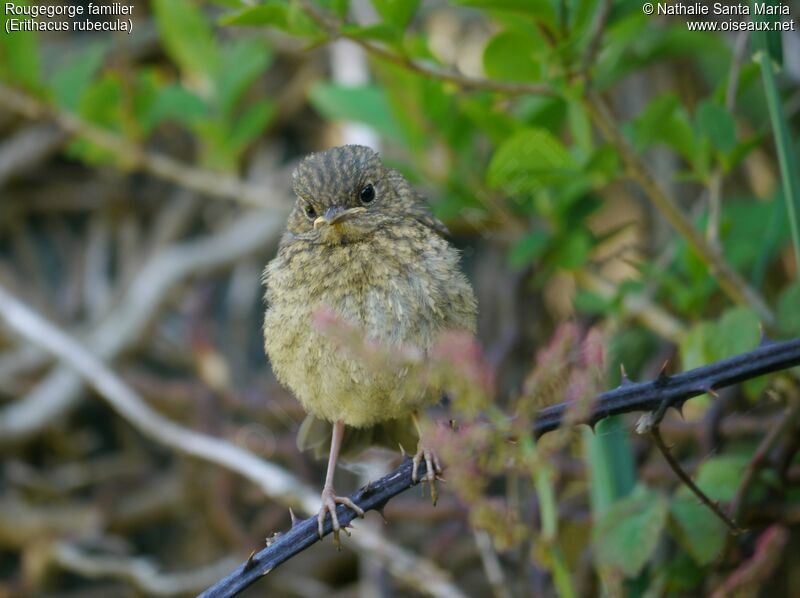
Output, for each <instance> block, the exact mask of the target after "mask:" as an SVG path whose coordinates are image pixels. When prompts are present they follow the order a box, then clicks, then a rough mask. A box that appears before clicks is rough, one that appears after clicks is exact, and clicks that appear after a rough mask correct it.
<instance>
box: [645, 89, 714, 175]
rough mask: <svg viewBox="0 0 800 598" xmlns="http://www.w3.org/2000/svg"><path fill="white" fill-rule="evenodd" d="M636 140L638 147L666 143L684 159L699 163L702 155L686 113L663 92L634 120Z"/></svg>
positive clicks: (677, 101) (673, 98) (676, 101)
mask: <svg viewBox="0 0 800 598" xmlns="http://www.w3.org/2000/svg"><path fill="white" fill-rule="evenodd" d="M633 126H634V132H635V140H636V144H637V146H638V148H639V150H640V151H641V150H645V149H647V148H648V147H650V146H651V145H655V144H657V143H665V144H667V145H668V146H669V147H671V148H672V149H673V150H675V151H676V152H678V153H679V154H680V155H681V156H682V157H683V158H684V159H685V160H686V161H687V162H689V163H690V164H693V165H696V166H697V165H698V164H699V163H700V162H701V160H702V158H703V156H702V155H701V151H702V147H701V146H700V144H699V143H698V140H697V137H696V135H695V133H694V129H693V128H692V125H691V123H690V122H689V116H688V115H687V113H686V110H685V109H684V107H683V106H682V105H681V103H680V101H679V100H678V98H677V97H676V96H674V95H671V94H670V95H666V96H662V97H660V98H657V99H655V100H653V101H652V102H650V103H649V104H648V105H647V107H646V108H645V109H644V110H643V111H642V113H641V114H639V116H637V117H636V119H635V120H634V122H633Z"/></svg>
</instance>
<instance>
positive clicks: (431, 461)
mask: <svg viewBox="0 0 800 598" xmlns="http://www.w3.org/2000/svg"><path fill="white" fill-rule="evenodd" d="M423 459H424V460H425V480H426V481H427V482H428V484H430V486H431V500H433V505H434V506H436V501H437V500H438V498H439V492H438V491H437V490H436V480H437V478H438V474H440V473H442V465H441V463H439V457H437V456H436V453H434V452H433V451H432V450H431V449H429V448H428V447H427V446H425V445H424V444H423V443H422V442H420V443H419V447H418V448H417V454H416V455H414V458H413V459H412V460H411V463H412V468H411V480H412V481H413V482H414V483H415V484H416V483H417V482H418V481H419V475H418V470H419V464H420V463H422V460H423Z"/></svg>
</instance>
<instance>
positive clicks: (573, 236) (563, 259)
mask: <svg viewBox="0 0 800 598" xmlns="http://www.w3.org/2000/svg"><path fill="white" fill-rule="evenodd" d="M591 251H592V237H591V235H590V234H589V233H588V232H586V231H585V230H580V229H579V230H575V231H572V232H571V233H570V234H568V235H567V236H566V237H564V238H563V239H559V242H558V243H555V244H554V247H553V253H552V255H551V256H550V261H551V263H552V264H553V265H554V266H558V267H561V268H564V269H565V270H576V269H578V268H580V267H581V266H583V265H584V264H585V263H586V260H587V259H589V254H590V253H591Z"/></svg>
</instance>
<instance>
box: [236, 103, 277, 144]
mask: <svg viewBox="0 0 800 598" xmlns="http://www.w3.org/2000/svg"><path fill="white" fill-rule="evenodd" d="M274 114H275V104H274V103H273V102H269V101H267V100H262V101H260V102H256V103H255V104H253V105H252V106H250V107H249V108H248V109H247V110H245V111H244V113H243V114H242V115H241V116H240V117H239V119H238V120H237V121H236V124H235V125H234V126H233V129H232V130H231V132H230V137H229V143H230V145H231V147H232V148H233V150H234V151H235V152H236V154H237V155H238V154H239V152H241V151H242V150H243V149H244V148H245V147H246V146H247V145H248V144H249V143H250V142H251V141H253V139H255V138H256V137H258V136H259V135H260V134H261V133H263V132H264V129H265V128H266V127H267V125H268V124H269V121H270V120H271V119H272V116H273V115H274Z"/></svg>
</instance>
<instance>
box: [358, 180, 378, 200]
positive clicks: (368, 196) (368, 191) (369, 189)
mask: <svg viewBox="0 0 800 598" xmlns="http://www.w3.org/2000/svg"><path fill="white" fill-rule="evenodd" d="M359 197H360V198H361V203H372V200H374V199H375V187H373V186H372V185H371V184H370V185H365V186H364V187H363V188H362V189H361V193H360V194H359Z"/></svg>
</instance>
